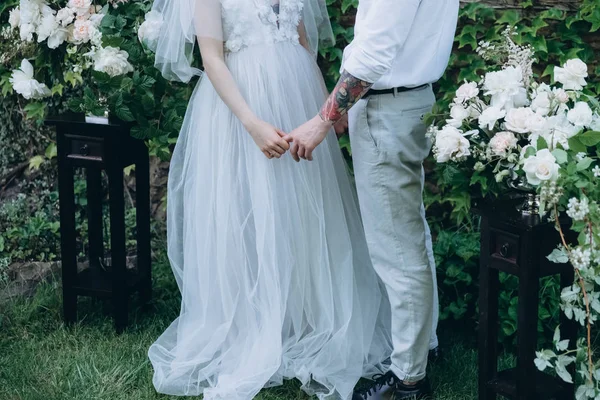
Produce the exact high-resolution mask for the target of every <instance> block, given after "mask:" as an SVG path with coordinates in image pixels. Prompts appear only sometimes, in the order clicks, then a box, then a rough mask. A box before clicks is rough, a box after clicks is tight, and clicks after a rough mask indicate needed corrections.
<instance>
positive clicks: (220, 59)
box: [198, 37, 289, 158]
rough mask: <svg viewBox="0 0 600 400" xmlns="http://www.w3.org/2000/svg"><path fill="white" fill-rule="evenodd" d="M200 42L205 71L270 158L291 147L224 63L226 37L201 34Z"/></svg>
mask: <svg viewBox="0 0 600 400" xmlns="http://www.w3.org/2000/svg"><path fill="white" fill-rule="evenodd" d="M198 43H199V45H200V53H201V54H202V63H203V64H204V70H205V73H206V75H208V79H209V80H210V82H211V83H212V85H213V86H214V88H215V90H216V91H217V93H218V94H219V96H220V97H221V99H222V100H223V102H224V103H225V104H226V105H227V107H229V109H230V110H231V111H232V112H233V114H235V116H236V117H237V118H238V119H239V120H240V121H241V122H242V124H243V125H244V127H245V128H246V130H247V131H248V132H249V133H250V135H251V136H252V138H253V139H254V141H255V142H256V144H257V146H258V147H259V148H260V150H261V151H262V152H263V153H264V154H265V156H266V157H267V158H273V157H276V158H279V157H281V155H282V154H284V153H285V152H286V151H287V150H288V149H289V144H288V143H287V142H286V141H285V140H283V139H282V136H284V135H285V133H284V132H282V131H281V130H279V129H277V128H275V127H274V126H272V125H270V124H268V123H267V122H265V121H262V120H261V119H260V118H258V117H257V116H256V115H255V114H254V113H253V112H252V110H251V109H250V107H249V106H248V104H247V103H246V100H244V98H243V97H242V94H241V93H240V91H239V89H238V86H237V84H236V83H235V80H234V79H233V76H232V75H231V71H229V68H228V67H227V65H226V64H225V57H224V54H223V41H222V40H218V39H213V38H209V37H199V38H198ZM268 100H269V99H265V101H268Z"/></svg>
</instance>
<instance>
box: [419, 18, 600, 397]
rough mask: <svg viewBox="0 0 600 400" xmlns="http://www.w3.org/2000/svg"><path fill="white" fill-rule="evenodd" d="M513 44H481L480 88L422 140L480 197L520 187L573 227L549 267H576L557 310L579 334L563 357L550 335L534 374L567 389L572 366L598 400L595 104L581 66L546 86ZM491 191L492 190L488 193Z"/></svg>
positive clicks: (464, 88) (525, 50) (460, 98)
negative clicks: (556, 379) (549, 374)
mask: <svg viewBox="0 0 600 400" xmlns="http://www.w3.org/2000/svg"><path fill="white" fill-rule="evenodd" d="M514 35H516V34H515V32H514V31H513V30H512V29H506V30H505V31H504V33H503V36H502V39H501V40H499V41H496V42H480V43H479V47H478V49H477V53H478V54H479V55H480V56H481V57H482V58H483V59H484V60H485V61H486V64H487V65H489V67H490V68H489V71H488V72H487V73H485V75H484V76H483V77H482V78H481V80H480V81H479V82H465V83H464V84H462V85H460V87H459V88H458V89H457V91H456V95H455V97H454V100H453V102H452V104H451V105H450V109H449V110H448V112H446V113H445V114H442V115H443V117H444V118H445V119H443V120H442V121H440V122H438V123H435V122H434V124H432V125H431V127H430V128H429V131H428V132H429V136H430V137H431V140H432V142H433V153H434V157H435V159H436V161H437V162H438V163H441V164H453V165H455V166H456V167H457V168H458V169H460V170H461V171H463V172H464V173H467V174H470V176H471V181H470V182H471V185H472V186H476V185H479V186H480V188H481V189H482V192H483V194H484V195H485V194H489V193H490V192H491V193H493V194H499V193H500V192H501V191H502V190H503V189H507V188H508V187H509V186H510V183H511V182H519V183H520V184H521V185H526V186H528V187H529V188H531V189H533V190H536V191H537V192H538V193H539V195H540V198H541V203H542V206H541V208H542V209H544V210H547V211H548V212H549V218H550V220H554V221H558V217H559V216H560V215H561V214H563V213H564V214H566V215H567V216H569V217H570V218H571V220H572V225H571V229H572V230H573V231H575V232H577V233H578V234H579V236H578V240H577V243H573V244H571V243H567V242H566V240H565V235H564V232H563V228H562V227H561V226H560V224H558V223H557V229H558V230H559V231H560V234H561V238H562V243H560V245H559V246H558V247H557V248H556V249H555V250H554V251H553V252H552V254H550V255H548V258H549V260H550V261H552V262H555V263H568V262H570V264H571V265H572V266H573V268H574V270H575V276H576V279H575V282H574V283H573V285H572V286H570V287H568V288H565V289H564V290H563V292H562V295H561V308H562V310H563V312H564V313H565V315H566V316H567V317H568V318H570V319H575V320H576V321H577V322H579V323H580V324H581V325H582V326H583V327H584V328H585V330H586V334H585V335H584V336H583V337H582V338H581V339H580V340H579V341H578V342H577V343H576V344H574V345H576V349H574V350H568V347H569V342H568V340H561V338H560V329H559V328H557V329H556V332H555V335H554V346H555V349H554V350H548V349H547V350H543V351H540V352H538V353H537V359H536V365H537V367H538V368H539V369H540V370H545V369H548V368H552V369H554V370H555V372H556V373H557V375H558V376H560V377H561V378H562V379H563V380H565V381H567V382H573V379H574V377H572V376H571V374H570V373H569V372H568V371H567V368H566V367H567V366H568V365H570V364H572V363H576V366H577V371H578V375H579V377H581V382H580V384H579V386H578V389H577V392H576V398H577V400H583V399H600V387H599V382H600V363H599V362H598V361H595V360H594V355H593V352H592V345H591V340H592V339H591V338H592V335H591V331H592V326H593V323H594V321H596V320H597V319H598V317H599V316H600V290H599V285H600V234H599V232H600V228H599V227H600V207H599V206H598V202H597V200H598V199H600V180H599V178H600V162H599V155H600V115H599V112H600V103H599V102H598V100H597V94H595V93H592V92H591V91H587V90H586V86H587V82H586V78H587V77H588V71H587V70H588V68H587V65H586V64H585V63H584V62H582V61H581V60H579V59H570V60H567V61H566V62H565V63H564V64H563V65H562V66H560V67H559V66H557V67H554V70H553V72H554V80H553V82H552V85H550V84H548V83H544V82H541V81H537V80H536V76H535V74H534V69H535V68H534V67H535V65H534V64H535V58H534V54H533V50H532V48H531V47H529V46H520V45H517V44H516V43H515V41H514V40H513V38H514V37H515V36H514ZM435 117H439V115H434V116H431V118H435ZM490 182H493V183H494V184H496V185H497V187H496V189H497V190H495V191H491V190H488V192H486V191H485V190H484V188H488V187H489V186H490Z"/></svg>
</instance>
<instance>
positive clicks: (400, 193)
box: [286, 0, 459, 400]
mask: <svg viewBox="0 0 600 400" xmlns="http://www.w3.org/2000/svg"><path fill="white" fill-rule="evenodd" d="M458 8H459V0H359V6H358V12H357V16H356V26H355V30H354V32H355V37H354V41H353V42H352V43H351V44H350V45H349V46H348V47H347V48H346V49H345V51H344V61H343V63H342V74H341V77H340V80H339V81H338V83H337V85H336V87H335V88H334V89H333V91H332V93H331V95H330V96H329V98H328V99H327V101H326V102H325V104H324V105H323V107H322V108H321V111H320V112H319V114H318V115H317V116H315V117H314V118H313V119H311V120H310V121H308V122H306V123H305V124H304V125H302V126H300V127H298V128H297V129H295V130H294V131H292V132H291V133H290V134H289V135H288V136H287V137H286V139H287V140H288V141H290V142H293V145H292V148H291V154H292V157H294V159H295V160H296V161H300V158H303V159H305V160H309V161H310V160H312V152H313V150H314V149H315V148H316V147H317V146H318V145H319V143H321V142H322V141H323V139H324V138H325V136H326V135H327V134H328V132H330V130H331V127H332V126H333V125H334V124H335V123H336V122H338V121H340V120H341V119H342V118H343V117H344V116H345V115H346V113H348V112H349V111H350V112H349V130H350V140H351V144H352V157H353V161H354V172H355V175H356V185H357V190H358V196H359V203H360V209H361V213H362V217H363V222H364V226H365V232H366V236H367V242H368V245H369V252H370V254H371V258H372V261H373V265H374V267H375V269H376V270H377V273H378V274H379V276H380V278H381V280H382V281H383V282H384V284H385V285H386V288H387V292H388V295H389V299H390V303H391V308H392V340H393V345H394V351H393V353H392V357H391V359H392V365H391V370H390V372H388V373H387V374H386V375H384V377H383V378H380V379H377V380H375V381H374V382H373V383H372V386H371V387H368V388H366V389H364V390H360V391H356V392H355V394H354V397H353V400H369V399H375V398H379V397H380V396H382V395H384V396H386V398H388V397H389V398H391V399H393V400H402V399H407V400H408V399H410V400H421V399H429V398H431V397H430V396H432V393H431V390H430V388H429V385H428V383H427V381H426V379H425V370H426V366H427V355H428V350H429V348H430V336H432V337H433V340H434V341H437V339H436V338H435V331H434V334H433V335H432V334H431V332H432V329H433V326H434V325H435V323H437V321H434V318H435V319H436V320H437V316H434V315H433V314H434V308H436V306H437V304H436V305H434V304H432V303H433V302H436V303H437V297H435V300H434V296H435V293H434V286H435V265H434V261H433V256H432V252H431V236H430V232H429V227H428V225H427V222H426V220H425V212H424V207H423V197H422V191H423V179H424V178H423V177H424V175H423V160H424V159H425V157H427V155H428V153H429V150H430V146H431V144H430V142H429V141H428V140H427V138H426V137H425V131H426V128H425V126H424V124H423V122H422V120H421V118H422V116H423V114H425V113H427V112H429V111H430V110H431V107H432V105H433V104H434V102H435V98H434V94H433V91H432V88H431V84H432V83H433V82H435V81H437V80H438V79H439V78H440V77H441V76H442V74H443V73H444V70H445V69H446V66H447V64H448V60H449V57H450V52H451V49H452V42H453V39H454V33H455V29H456V22H457V15H458ZM351 108H352V109H351ZM350 109H351V110H350ZM432 269H433V274H432ZM436 311H437V309H436ZM434 345H437V343H433V344H431V346H434ZM384 392H385V393H384Z"/></svg>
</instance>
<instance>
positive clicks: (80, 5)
mask: <svg viewBox="0 0 600 400" xmlns="http://www.w3.org/2000/svg"><path fill="white" fill-rule="evenodd" d="M91 6H92V0H69V3H67V7H69V8H72V9H73V10H75V12H76V13H77V15H86V14H88V13H89V12H90V7H91Z"/></svg>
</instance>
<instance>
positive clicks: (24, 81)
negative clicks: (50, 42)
mask: <svg viewBox="0 0 600 400" xmlns="http://www.w3.org/2000/svg"><path fill="white" fill-rule="evenodd" d="M9 82H10V83H11V84H12V87H13V89H14V91H15V92H17V93H18V94H20V95H21V96H23V97H24V98H26V99H27V100H30V99H41V98H44V97H47V96H50V95H51V94H52V93H51V92H50V89H48V87H47V86H46V85H45V84H43V83H40V82H38V81H37V80H35V79H34V78H33V65H31V63H30V62H29V61H28V60H26V59H23V61H21V68H20V69H16V70H14V71H13V72H12V75H11V77H10V78H9Z"/></svg>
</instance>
